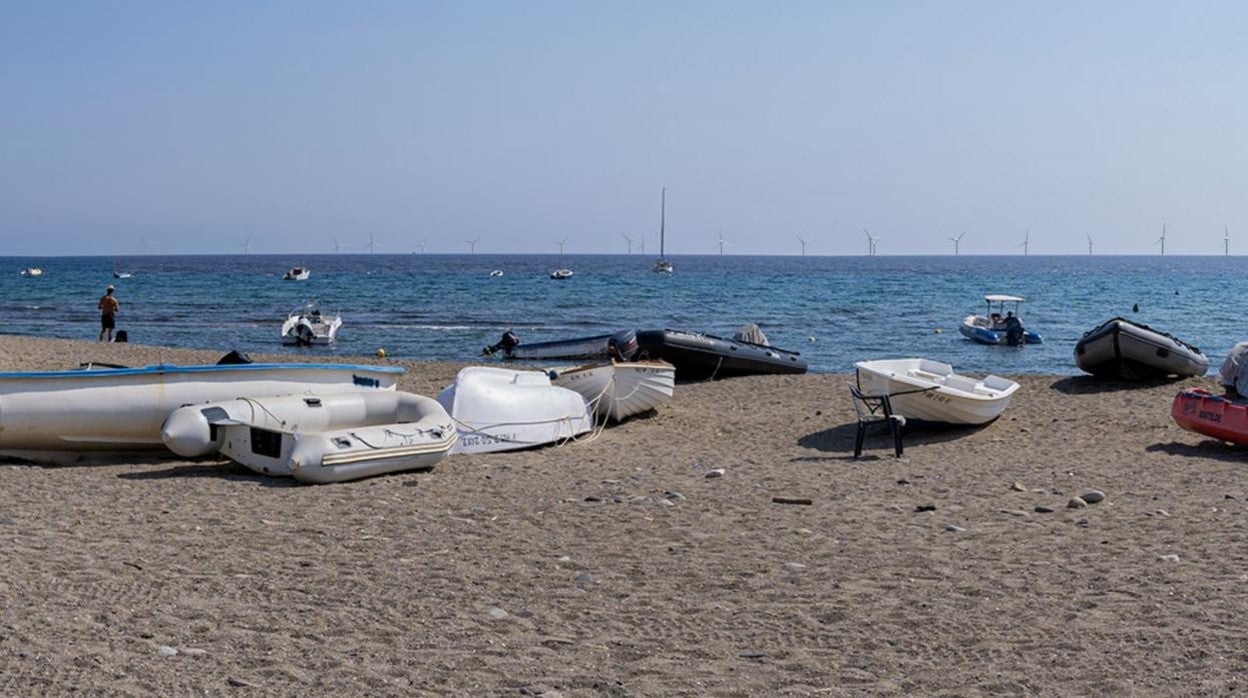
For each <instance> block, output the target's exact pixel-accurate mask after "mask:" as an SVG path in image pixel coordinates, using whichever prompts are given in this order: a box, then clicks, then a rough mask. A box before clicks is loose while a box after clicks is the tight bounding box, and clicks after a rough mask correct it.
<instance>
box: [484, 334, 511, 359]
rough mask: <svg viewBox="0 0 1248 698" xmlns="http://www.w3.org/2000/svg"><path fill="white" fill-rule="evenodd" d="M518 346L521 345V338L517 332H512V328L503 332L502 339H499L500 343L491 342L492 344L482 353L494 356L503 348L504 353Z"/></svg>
mask: <svg viewBox="0 0 1248 698" xmlns="http://www.w3.org/2000/svg"><path fill="white" fill-rule="evenodd" d="M517 346H520V338H519V337H517V336H516V335H515V333H514V332H512V331H511V330H506V331H504V332H503V337H502V339H500V340H498V343H496V344H491V345H490V346H488V347H486V348H485V349H483V350H482V353H483V354H485V355H486V356H493V355H494V354H495V353H496V352H498V351H499V350H502V351H503V352H504V353H506V352H509V351H511V350H512V349H514V348H516V347H517Z"/></svg>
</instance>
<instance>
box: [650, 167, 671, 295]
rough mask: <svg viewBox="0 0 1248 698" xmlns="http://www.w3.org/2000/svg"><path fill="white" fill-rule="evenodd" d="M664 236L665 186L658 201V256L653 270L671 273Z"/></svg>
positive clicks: (660, 272) (665, 221)
mask: <svg viewBox="0 0 1248 698" xmlns="http://www.w3.org/2000/svg"><path fill="white" fill-rule="evenodd" d="M666 238H667V187H663V193H662V198H661V199H660V202H659V258H658V259H656V260H654V271H655V273H656V274H671V273H672V271H673V267H672V263H671V262H670V261H668V259H667V248H666V246H665V242H666Z"/></svg>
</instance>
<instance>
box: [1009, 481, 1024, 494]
mask: <svg viewBox="0 0 1248 698" xmlns="http://www.w3.org/2000/svg"><path fill="white" fill-rule="evenodd" d="M1010 489H1012V490H1014V491H1015V492H1026V491H1027V488H1026V487H1023V483H1021V482H1018V481H1017V480H1015V481H1014V484H1012V485H1010Z"/></svg>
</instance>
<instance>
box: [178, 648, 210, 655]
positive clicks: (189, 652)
mask: <svg viewBox="0 0 1248 698" xmlns="http://www.w3.org/2000/svg"><path fill="white" fill-rule="evenodd" d="M181 652H182V654H186V655H190V656H192V657H202V656H204V655H205V654H208V650H205V649H200V648H198V647H183V648H182V649H181Z"/></svg>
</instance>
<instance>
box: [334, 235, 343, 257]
mask: <svg viewBox="0 0 1248 698" xmlns="http://www.w3.org/2000/svg"><path fill="white" fill-rule="evenodd" d="M341 252H342V243H340V242H338V238H334V254H340V253H341Z"/></svg>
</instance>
